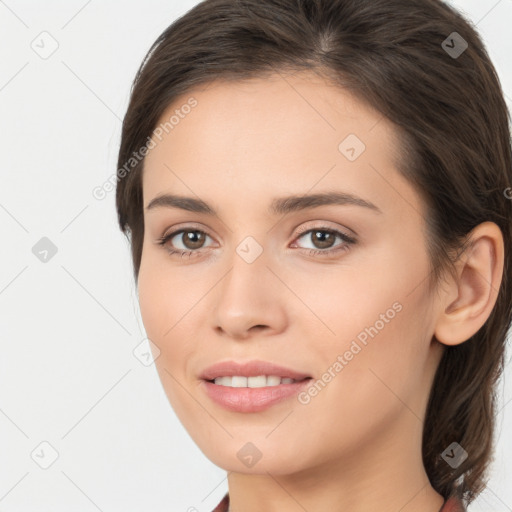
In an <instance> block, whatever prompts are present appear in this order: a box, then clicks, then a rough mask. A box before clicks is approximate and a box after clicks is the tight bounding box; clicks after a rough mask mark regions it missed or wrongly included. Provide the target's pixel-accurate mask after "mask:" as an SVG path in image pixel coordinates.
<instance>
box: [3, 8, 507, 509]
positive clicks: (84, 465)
mask: <svg viewBox="0 0 512 512" xmlns="http://www.w3.org/2000/svg"><path fill="white" fill-rule="evenodd" d="M196 3H197V2H196V1H192V0H190V1H183V0H179V1H169V0H167V1H163V0H147V1H146V2H144V3H143V2H139V3H135V2H121V1H120V0H115V1H114V0H111V1H109V2H105V1H103V2H100V1H98V0H92V1H91V0H89V1H86V0H73V1H66V2H64V1H60V2H59V1H58V0H47V1H45V2H44V3H43V2H36V1H35V0H31V1H25V2H22V1H19V0H5V1H0V62H1V66H0V123H1V138H0V148H1V155H2V159H1V162H0V169H1V170H0V173H1V187H0V230H1V234H2V237H1V242H0V244H1V251H0V263H1V264H0V311H1V313H0V343H1V355H0V454H1V463H0V512H7V511H10V512H18V511H23V512H27V511H31V512H32V511H41V512H50V511H51V512H60V511H63V512H64V511H66V512H68V511H70V510H73V511H79V512H81V511H83V512H89V511H90V512H93V511H95V510H100V511H104V512H107V511H108V512H114V511H124V512H130V511H142V510H144V511H155V512H157V511H162V512H164V511H166V512H171V511H172V512H174V511H183V512H185V511H192V510H197V511H200V512H204V511H208V512H210V511H211V510H212V508H213V507H214V505H216V504H217V503H218V501H219V500H220V499H221V497H222V496H223V495H224V493H225V491H226V490H227V483H226V480H225V472H224V471H223V470H222V469H220V468H217V467H216V466H214V465H213V464H212V463H211V462H210V461H209V460H208V459H206V457H204V455H203V454H202V453H201V452H200V451H199V449H198V448H197V447H196V445H195V444H194V443H193V442H192V441H191V439H190V438H189V436H188V434H187V433H186V431H185V430H184V429H183V427H182V426H181V424H180V423H179V421H178V420H177V418H176V417H175V415H174V412H173V411H172V409H171V407H170V405H169V403H168V401H167V398H166V396H165V394H164V392H163V389H162V387H161V384H160V381H159V379H158V377H157V374H156V371H155V369H154V366H149V367H146V366H144V365H142V364H141V363H140V362H139V360H138V359H136V358H135V357H134V355H133V353H132V351H133V350H134V348H135V347H136V346H137V345H139V343H141V341H142V340H143V339H144V338H145V334H144V331H143V326H142V322H141V320H140V314H139V310H138V305H137V296H136V289H135V286H134V283H133V279H132V267H131V260H130V253H129V247H128V244H127V242H126V241H125V239H124V236H123V235H122V234H121V232H120V231H119V230H118V227H117V220H116V213H115V207H114V192H111V193H110V194H107V197H106V198H105V199H104V200H102V201H99V200H96V199H94V198H93V196H92V189H93V188H94V187H96V186H97V185H101V184H102V183H104V181H105V180H107V179H108V178H109V177H110V176H112V174H113V173H114V172H115V168H116V157H117V150H118V144H119V138H120V129H121V120H122V118H123V115H124V113H125V110H126V106H127V101H128V96H129V89H130V85H131V82H132V79H133V77H134V75H135V72H136V70H137V68H138V66H139V64H140V62H141V60H142V58H143V56H144V55H145V53H146V51H147V50H148V49H149V47H150V45H151V43H152V42H153V41H154V40H155V39H156V38H157V36H158V35H159V34H160V33H161V32H162V31H163V30H164V29H165V28H166V27H167V26H168V25H169V24H170V23H171V22H172V21H173V20H174V19H175V18H176V17H178V16H179V15H181V14H183V13H185V12H186V11H187V10H189V9H190V8H191V7H192V6H193V5H195V4H196ZM453 3H454V5H456V6H457V7H459V8H460V9H461V10H463V11H464V12H465V13H467V15H468V16H469V17H470V19H472V20H473V21H474V23H475V24H476V25H477V28H478V30H479V32H480V33H481V34H482V36H483V38H484V40H485V42H486V44H487V47H488V50H489V52H490V55H491V58H492V59H493V62H494V64H495V65H496V67H497V70H498V73H499V75H500V78H501V81H502V84H503V87H504V89H505V92H506V94H507V96H508V100H507V101H508V104H509V106H510V107H512V101H511V98H512V59H511V55H512V37H511V26H512V0H501V1H499V2H498V1H497V0H486V1H481V0H471V1H469V0H466V1H464V2H463V1H462V0H458V1H456V2H453ZM43 31H47V32H48V33H49V34H51V37H53V38H54V39H55V40H56V41H57V43H58V48H57V50H56V51H55V53H54V54H53V55H51V56H50V57H49V58H47V59H42V58H40V57H39V56H38V55H37V54H36V53H35V51H34V50H33V49H32V48H31V42H32V41H33V40H35V39H36V38H37V37H38V36H39V34H40V33H41V32H43ZM44 37H48V36H44ZM36 41H37V39H36ZM47 41H48V43H49V44H51V41H50V40H49V39H48V40H47ZM48 47H49V46H48V45H47V46H46V48H48ZM511 185H512V184H511ZM42 237H48V238H49V239H50V240H51V241H52V242H53V244H55V246H56V247H57V250H58V252H57V253H56V255H55V256H54V257H53V258H51V259H50V261H48V262H47V263H42V262H41V261H40V260H39V259H37V258H36V257H35V255H34V254H33V252H32V247H33V246H34V245H35V244H36V243H37V242H38V241H39V240H40V239H41V238H42ZM510 374H511V370H510V364H509V365H508V367H507V374H506V378H505V380H506V379H507V378H508V381H509V383H508V384H507V385H505V381H502V383H501V387H500V390H501V392H502V395H501V396H500V407H502V406H503V404H506V403H507V402H508V405H507V406H506V407H504V408H503V409H502V411H501V413H500V415H499V421H498V431H497V435H498V439H499V444H498V449H497V452H496V460H495V463H494V466H493V477H492V480H491V481H490V484H489V488H488V489H487V490H486V491H485V493H484V494H483V495H481V497H480V498H479V499H478V502H476V503H475V504H474V505H473V506H472V507H470V508H471V511H475V512H477V511H485V512H491V511H492V512H502V511H503V512H505V511H512V489H511V486H510V482H511V475H512V461H511V458H512V457H511V455H512V444H511V439H510V437H511V436H510V432H512V387H511V385H510ZM507 432H508V434H507ZM507 436H508V437H507ZM43 441H47V442H49V443H50V444H51V445H52V446H53V447H54V449H55V450H56V451H57V452H58V458H57V460H56V461H55V462H54V463H53V464H52V465H51V466H50V467H49V468H48V469H42V468H41V467H39V465H38V464H36V462H35V461H34V460H33V459H32V458H31V453H32V452H33V451H34V450H36V454H39V459H38V460H40V461H42V462H44V458H45V457H46V458H47V460H49V459H48V457H49V456H50V455H51V450H50V449H49V448H47V447H46V448H45V447H44V445H43V446H42V447H39V444H40V443H41V442H43ZM38 447H39V448H38ZM41 448H42V449H43V452H44V456H42V455H41V453H42V452H41ZM34 458H35V459H37V456H36V455H34ZM507 481H508V482H509V485H508V486H507V485H506V482H507ZM192 507H195V509H193V508H192Z"/></svg>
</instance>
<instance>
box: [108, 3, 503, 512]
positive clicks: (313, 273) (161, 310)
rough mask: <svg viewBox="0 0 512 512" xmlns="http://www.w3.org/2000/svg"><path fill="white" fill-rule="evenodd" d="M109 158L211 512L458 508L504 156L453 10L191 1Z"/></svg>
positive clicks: (492, 300)
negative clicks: (219, 493) (211, 470)
mask: <svg viewBox="0 0 512 512" xmlns="http://www.w3.org/2000/svg"><path fill="white" fill-rule="evenodd" d="M118 164H119V165H118V169H119V170H118V185H117V209H118V215H119V223H120V227H121V229H122V230H123V232H125V233H126V234H127V235H128V236H129V240H130V242H131V247H132V258H133V264H134V276H135V280H136V282H137V286H138V293H139V302H140V307H141V313H142V318H143V321H144V326H145V328H146V332H147V334H148V337H149V338H150V340H151V341H152V348H153V350H154V354H155V364H156V366H157V370H158V372H159V376H160V378H161V381H162V385H163V387H164V389H165V392H166V394H167V396H168V398H169V401H170V403H171V405H172V407H173V408H174V410H175V412H176V414H177V415H178V417H179V418H180V420H181V422H182V423H183V425H184V427H185V428H186V429H187V431H188V432H189V434H190V435H191V437H192V438H193V439H194V441H195V442H196V443H197V445H198V446H199V448H200V449H201V450H202V451H203V453H204V454H205V455H206V456H207V457H208V458H209V459H210V460H211V461H212V462H213V463H215V464H216V465H218V466H220V467H222V468H224V469H225V470H227V471H228V486H229V493H228V495H226V496H225V497H224V499H223V500H222V502H221V503H220V504H219V505H218V507H217V508H216V510H217V511H227V510H231V511H232V512H234V511H237V510H243V511H244V512H253V511H257V510H265V511H274V510H279V511H286V512H292V511H299V510H300V511H303V510H310V511H313V510H329V511H338V510H339V511H341V510H343V511H346V510H350V511H352V512H356V511H374V510H379V511H384V512H385V511H396V510H400V511H401V512H411V511H416V512H418V511H419V512H438V511H442V512H449V511H450V512H452V511H460V510H465V508H466V507H467V506H468V504H469V503H471V501H473V500H474V498H475V497H476V496H477V495H478V494H479V493H480V492H481V491H482V490H483V488H484V487H485V483H486V478H487V473H486V469H487V467H488V465H489V461H490V460H491V457H492V451H493V439H494V438H493V428H494V415H495V408H494V402H493V398H494V390H495V383H496V381H497V379H498V377H499V376H500V373H501V372H502V369H503V353H504V347H505V340H506V335H507V331H508V329H509V327H510V320H511V317H512V291H511V287H510V283H511V282H512V266H511V264H510V263H511V257H510V254H511V251H512V201H510V200H509V199H508V197H507V193H506V191H507V190H510V188H509V187H510V186H511V184H512V157H511V145H510V132H509V126H508V118H507V108H506V105H505V102H504V99H503V93H502V91H501V87H500V83H499V80H498V78H497V76H496V73H495V70H494V68H493V66H492V64H491V62H490V60H489V57H488V55H487V53H486V51H485V49H484V46H483V44H482V41H481V40H480V38H479V36H478V35H477V33H476V32H475V31H474V29H473V28H472V27H471V26H470V25H469V24H468V23H467V22H466V21H465V20H464V19H463V18H462V17H461V15H460V14H458V13H457V12H456V11H454V10H453V9H452V8H450V7H449V6H447V5H445V4H444V3H442V2H440V1H438V0H372V1H371V2H369V1H368V2H367V1H361V0H293V1H290V0H239V1H235V2H233V1H232V0H206V1H204V2H202V3H200V4H199V5H197V6H196V7H194V8H193V9H192V10H191V11H189V12H188V13H187V14H186V15H184V16H183V17H182V18H180V19H178V20H177V21H176V22H174V23H173V24H172V25H171V26H170V27H169V28H168V29H167V30H166V31H165V32H164V33H163V34H162V35H161V36H160V37H159V38H158V40H157V41H156V42H155V44H154V45H153V47H152V48H151V50H150V52H149V53H148V56H147V58H146V59H145V61H144V62H143V64H142V66H141V68H140V70H139V72H138V74H137V76H136V79H135V83H134V87H133V90H132V95H131V99H130V104H129V107H128V111H127V113H126V116H125V119H124V124H123V133H122V140H121V147H120V151H119V160H118ZM229 507H231V508H229Z"/></svg>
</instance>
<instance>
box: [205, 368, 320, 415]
mask: <svg viewBox="0 0 512 512" xmlns="http://www.w3.org/2000/svg"><path fill="white" fill-rule="evenodd" d="M199 377H200V379H201V380H202V381H203V389H204V391H205V393H206V394H207V395H208V396H209V398H210V399H211V400H212V401H213V402H215V403H216V404H218V405H220V406H222V407H223V408H225V409H227V410H229V411H233V412H244V413H249V412H252V413H254V412H260V411H263V410H265V409H267V408H269V407H271V406H272V405H275V404H278V403H280V402H282V401H284V400H287V399H290V398H292V397H293V396H294V395H296V394H297V393H299V392H300V391H301V390H303V389H304V388H305V387H306V386H308V385H309V382H310V381H312V379H313V377H312V376H311V375H307V374H305V373H302V372H299V371H297V370H292V369H290V368H285V367H283V366H279V365H276V364H273V363H269V362H266V361H249V362H245V363H237V362H234V361H225V362H221V363H217V364H215V365H213V366H210V367H209V368H207V369H206V370H204V371H203V373H202V374H201V375H200V376H199Z"/></svg>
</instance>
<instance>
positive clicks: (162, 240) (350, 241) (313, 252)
mask: <svg viewBox="0 0 512 512" xmlns="http://www.w3.org/2000/svg"><path fill="white" fill-rule="evenodd" d="M317 231H321V232H324V233H325V232H326V233H330V234H333V235H335V236H336V237H339V238H340V239H341V240H343V243H342V244H339V245H337V246H335V247H334V248H333V249H325V250H322V249H305V248H300V247H299V249H302V250H305V251H309V252H308V255H309V256H317V255H321V256H333V254H335V253H338V252H345V251H348V250H349V249H350V246H351V245H354V244H355V243H356V242H357V241H356V239H355V238H353V237H351V236H349V235H347V234H346V233H343V232H342V231H338V230H337V229H333V228H327V227H325V226H321V227H315V228H304V229H303V230H299V233H298V234H297V237H296V239H298V238H302V237H303V236H304V235H307V234H309V233H313V232H317ZM185 232H192V233H193V232H195V233H202V234H204V235H206V236H210V235H208V233H206V232H205V231H203V230H201V229H195V228H183V229H179V230H177V231H173V232H172V233H169V234H167V235H163V236H161V237H159V238H158V239H157V243H158V245H161V246H162V247H164V248H165V250H166V251H167V252H168V253H169V255H171V256H173V255H179V256H181V257H182V258H183V257H184V256H188V257H192V255H194V254H197V253H199V252H200V249H197V250H194V251H192V250H187V251H185V250H180V249H172V248H169V247H167V246H166V244H167V242H168V241H169V240H171V239H172V238H174V237H175V236H176V235H179V234H180V233H185ZM210 238H211V237H210Z"/></svg>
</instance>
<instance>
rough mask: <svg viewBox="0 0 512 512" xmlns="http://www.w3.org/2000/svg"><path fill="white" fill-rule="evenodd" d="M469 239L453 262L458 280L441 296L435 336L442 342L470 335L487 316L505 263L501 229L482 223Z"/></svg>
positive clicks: (451, 282)
mask: <svg viewBox="0 0 512 512" xmlns="http://www.w3.org/2000/svg"><path fill="white" fill-rule="evenodd" d="M470 240H471V244H470V246H469V248H468V249H467V250H466V252H465V253H464V254H462V255H461V256H460V258H459V260H458V261H457V263H456V268H457V280H451V281H450V283H449V289H448V290H445V292H444V294H443V295H442V299H441V300H442V304H441V307H440V310H441V312H440V315H439V318H438V321H437V324H436V329H435V331H434V335H435V337H436V339H437V340H438V341H439V342H441V343H443V344H445V345H458V344H460V343H463V342H464V341H466V340H468V339H469V338H471V336H473V335H474V334H475V333H476V332H477V331H478V330H479V329H480V328H481V327H482V326H483V325H484V324H485V322H486V321H487V319H488V318H489V316H490V314H491V312H492V310H493V308H494V305H495V304H496V299H497V297H498V291H499V288H500V284H501V279H502V276H503V265H504V246H503V235H502V233H501V230H500V228H499V227H498V226H497V225H496V224H495V223H493V222H484V223H482V224H479V225H478V226H477V227H476V228H474V229H473V231H472V232H471V234H470ZM454 297H455V299H454Z"/></svg>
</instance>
